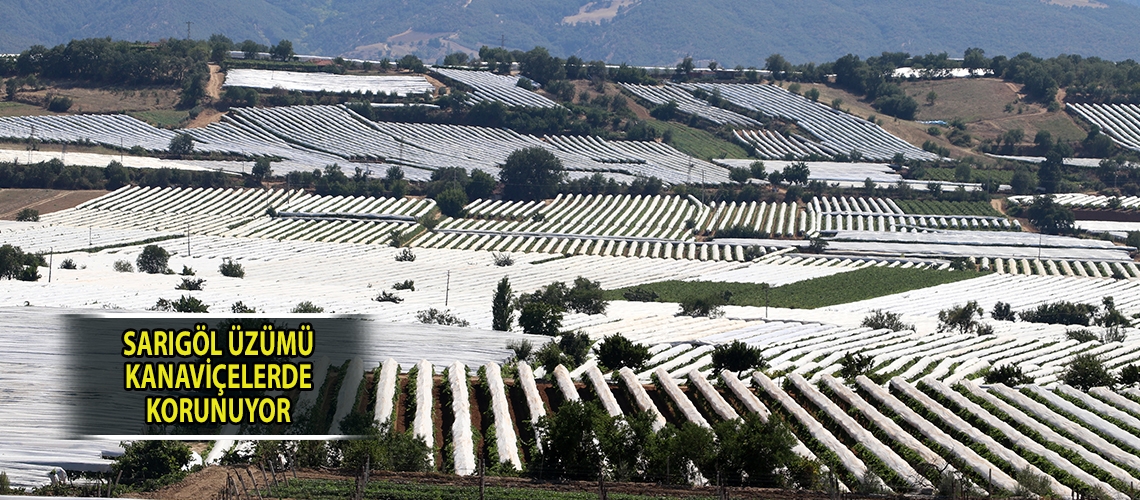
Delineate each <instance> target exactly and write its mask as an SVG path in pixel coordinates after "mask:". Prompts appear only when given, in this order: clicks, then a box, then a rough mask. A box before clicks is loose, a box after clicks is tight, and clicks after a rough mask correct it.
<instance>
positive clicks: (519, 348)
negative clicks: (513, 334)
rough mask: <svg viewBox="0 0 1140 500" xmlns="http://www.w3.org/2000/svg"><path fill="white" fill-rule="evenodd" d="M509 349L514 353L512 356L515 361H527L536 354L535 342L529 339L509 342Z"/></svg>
mask: <svg viewBox="0 0 1140 500" xmlns="http://www.w3.org/2000/svg"><path fill="white" fill-rule="evenodd" d="M507 349H510V350H511V352H512V353H514V354H512V358H511V359H512V360H514V361H527V360H529V359H530V357H531V355H533V354H534V344H533V343H531V341H529V340H527V339H522V340H512V341H510V342H507Z"/></svg>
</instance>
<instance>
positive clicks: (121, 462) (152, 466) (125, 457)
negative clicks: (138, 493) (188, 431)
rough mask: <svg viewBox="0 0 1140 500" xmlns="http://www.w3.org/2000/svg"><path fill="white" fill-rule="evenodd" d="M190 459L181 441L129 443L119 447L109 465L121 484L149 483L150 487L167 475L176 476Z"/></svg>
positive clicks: (188, 448) (186, 448)
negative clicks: (117, 453) (116, 456)
mask: <svg viewBox="0 0 1140 500" xmlns="http://www.w3.org/2000/svg"><path fill="white" fill-rule="evenodd" d="M190 456H191V451H190V447H189V446H187V445H186V443H183V442H181V441H165V440H143V441H133V442H128V443H125V444H124V445H123V454H122V455H120V456H119V457H118V458H116V459H115V463H113V464H111V470H112V471H114V472H115V473H118V474H122V480H123V483H125V484H136V483H142V482H144V481H149V482H150V485H151V486H152V487H153V486H157V485H158V484H160V483H161V482H163V481H162V479H163V478H166V477H167V476H171V475H177V474H180V473H181V471H182V467H184V466H185V465H186V464H187V463H189V462H190ZM143 488H144V489H148V487H147V486H144V487H143Z"/></svg>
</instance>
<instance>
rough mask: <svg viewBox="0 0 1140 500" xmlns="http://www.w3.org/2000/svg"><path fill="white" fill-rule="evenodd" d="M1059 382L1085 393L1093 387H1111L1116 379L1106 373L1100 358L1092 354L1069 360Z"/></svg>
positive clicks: (1080, 355) (1077, 356)
mask: <svg viewBox="0 0 1140 500" xmlns="http://www.w3.org/2000/svg"><path fill="white" fill-rule="evenodd" d="M1061 381H1063V382H1065V383H1066V384H1069V385H1071V386H1073V387H1076V388H1078V389H1080V390H1082V391H1087V390H1089V389H1092V388H1093V387H1100V386H1109V387H1111V386H1112V384H1113V383H1114V382H1116V378H1115V377H1113V376H1112V374H1110V373H1108V369H1107V368H1105V366H1104V362H1103V361H1101V360H1100V358H1098V357H1096V356H1095V355H1093V354H1077V355H1076V356H1073V357H1072V359H1070V360H1069V365H1068V366H1067V367H1066V368H1065V371H1064V372H1062V373H1061Z"/></svg>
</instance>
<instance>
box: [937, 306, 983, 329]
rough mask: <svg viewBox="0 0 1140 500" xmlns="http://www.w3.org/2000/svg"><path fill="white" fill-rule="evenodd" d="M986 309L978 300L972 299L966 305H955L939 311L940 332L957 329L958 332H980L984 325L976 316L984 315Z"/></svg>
mask: <svg viewBox="0 0 1140 500" xmlns="http://www.w3.org/2000/svg"><path fill="white" fill-rule="evenodd" d="M983 313H984V311H983V310H982V308H981V306H979V305H978V302H977V301H975V300H971V301H969V302H967V303H966V304H965V305H961V306H954V307H951V308H949V309H943V310H941V311H938V332H939V333H942V332H947V331H952V330H957V331H958V333H963V334H964V333H971V332H973V333H979V332H978V328H979V327H980V326H982V323H980V322H979V321H978V320H977V319H976V318H975V316H977V317H978V318H980V317H982V314H983Z"/></svg>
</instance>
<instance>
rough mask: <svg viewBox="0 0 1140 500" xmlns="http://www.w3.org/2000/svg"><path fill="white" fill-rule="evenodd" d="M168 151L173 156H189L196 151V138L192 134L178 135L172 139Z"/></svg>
mask: <svg viewBox="0 0 1140 500" xmlns="http://www.w3.org/2000/svg"><path fill="white" fill-rule="evenodd" d="M166 150H167V151H168V152H169V153H170V154H172V155H179V156H182V155H188V154H190V153H192V152H193V151H194V138H193V137H190V134H178V135H175V136H174V137H173V138H171V139H170V145H169V146H168V147H167V148H166Z"/></svg>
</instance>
